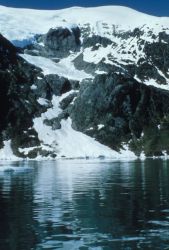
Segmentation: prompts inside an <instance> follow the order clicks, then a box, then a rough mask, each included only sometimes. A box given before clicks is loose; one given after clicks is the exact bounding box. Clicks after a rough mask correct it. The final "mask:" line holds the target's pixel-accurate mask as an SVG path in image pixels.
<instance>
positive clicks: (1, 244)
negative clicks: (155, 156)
mask: <svg viewBox="0 0 169 250" xmlns="http://www.w3.org/2000/svg"><path fill="white" fill-rule="evenodd" d="M31 249H33V250H41V249H48V250H53V249H63V250H76V249H77V250H78V249H79V250H121V249H122V250H130V249H132V250H136V249H145V250H149V249H151V250H156V249H160V250H163V249H169V161H162V160H146V161H145V162H139V161H136V162H129V163H119V162H117V163H111V162H99V161H97V162H94V161H90V160H88V161H80V160H79V161H77V160H72V161H66V160H65V161H60V162H54V161H53V162H52V161H51V162H20V163H17V162H16V163H7V162H6V163H4V162H1V163H0V250H31Z"/></svg>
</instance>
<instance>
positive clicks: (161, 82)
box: [0, 6, 169, 159]
mask: <svg viewBox="0 0 169 250" xmlns="http://www.w3.org/2000/svg"><path fill="white" fill-rule="evenodd" d="M0 14H1V18H0V32H1V33H2V34H3V35H4V36H5V37H7V38H8V39H9V40H10V42H12V44H13V45H12V44H11V43H10V42H8V41H7V40H6V39H5V38H4V37H1V40H0V46H1V47H2V50H1V55H0V56H1V61H2V63H1V64H2V70H1V71H2V72H0V80H1V82H2V85H3V86H2V90H3V91H2V98H1V100H2V103H5V107H6V108H5V109H4V108H3V104H2V105H1V107H2V110H1V121H2V123H1V124H2V125H1V129H0V133H1V147H2V148H3V149H2V150H1V151H0V157H1V155H5V154H6V153H5V152H6V151H8V150H7V149H9V148H10V147H12V151H13V152H14V154H15V155H17V156H19V157H30V158H37V157H38V156H39V157H41V156H44V157H53V158H56V157H99V156H100V157H102V156H106V157H111V158H116V159H117V158H118V159H119V158H122V157H124V158H125V157H127V156H129V157H134V156H135V155H138V156H140V155H144V154H145V155H146V156H161V155H167V154H168V152H169V140H168V136H167V135H168V133H169V108H168V107H169V92H168V90H169V59H168V58H169V28H168V27H169V18H167V17H166V18H164V17H161V18H160V17H153V16H149V15H146V14H143V13H139V12H137V11H135V10H132V9H129V8H126V7H120V6H105V7H98V8H80V7H74V8H70V9H64V10H56V11H39V10H28V9H13V8H6V7H3V6H1V7H0ZM133 20H135V21H134V22H133ZM15 46H16V47H15ZM8 47H9V53H7V51H8ZM6 61H7V62H6ZM26 61H27V62H26ZM4 74H5V76H4ZM147 85H148V86H147ZM4 86H5V88H4ZM23 121H24V122H23ZM99 142H100V143H101V144H100V143H99ZM3 144H4V145H5V146H4V147H3ZM103 144H104V145H103ZM5 148H6V150H5ZM10 150H11V149H10ZM131 151H132V152H133V153H132V152H131Z"/></svg>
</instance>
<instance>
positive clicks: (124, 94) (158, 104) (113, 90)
mask: <svg viewBox="0 0 169 250" xmlns="http://www.w3.org/2000/svg"><path fill="white" fill-rule="evenodd" d="M70 113H71V114H70V115H71V118H72V120H73V127H74V128H75V129H77V130H80V131H82V132H84V133H86V134H88V135H91V136H93V137H94V138H96V139H97V140H98V141H100V142H101V143H103V144H105V145H108V146H110V147H111V148H113V149H115V150H119V149H120V148H121V147H122V145H123V143H124V142H126V143H127V142H129V144H130V146H131V148H132V150H133V151H134V152H135V153H136V154H138V155H139V154H140V153H141V152H142V151H144V152H145V153H146V154H147V155H149V156H150V155H157V154H162V151H163V150H169V140H168V142H167V143H166V140H165V142H164V141H163V140H161V141H160V143H161V144H158V143H157V148H156V146H155V144H153V141H154V140H160V138H161V137H163V136H164V134H167V133H169V130H168V129H169V128H168V125H167V126H166V127H165V128H164V127H163V126H162V127H163V129H162V130H158V125H159V124H163V123H165V122H166V119H168V118H166V117H168V114H169V92H168V91H164V90H159V89H156V88H154V87H149V86H146V85H144V84H140V83H138V82H137V81H136V80H134V79H132V78H127V77H125V76H123V75H117V74H109V75H100V76H97V77H96V78H95V80H94V82H84V83H83V85H82V86H81V89H80V94H79V95H78V97H77V98H76V100H75V102H74V105H73V107H72V109H71V112H70ZM99 125H101V127H100V126H99ZM149 130H151V133H150V131H149ZM153 131H154V132H153ZM142 133H144V136H143V135H142ZM145 138H147V141H146V140H145ZM148 141H149V145H147V144H146V143H148Z"/></svg>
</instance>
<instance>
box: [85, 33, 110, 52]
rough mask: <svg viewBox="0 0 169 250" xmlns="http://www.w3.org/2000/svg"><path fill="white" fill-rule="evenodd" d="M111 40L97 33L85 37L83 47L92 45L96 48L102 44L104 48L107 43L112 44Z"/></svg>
mask: <svg viewBox="0 0 169 250" xmlns="http://www.w3.org/2000/svg"><path fill="white" fill-rule="evenodd" d="M112 43H113V42H112V41H111V40H110V39H108V38H106V37H101V36H97V35H93V36H92V37H86V38H85V39H84V41H83V47H84V48H89V47H93V50H94V49H98V48H99V46H103V47H104V48H105V47H107V46H108V45H110V44H112Z"/></svg>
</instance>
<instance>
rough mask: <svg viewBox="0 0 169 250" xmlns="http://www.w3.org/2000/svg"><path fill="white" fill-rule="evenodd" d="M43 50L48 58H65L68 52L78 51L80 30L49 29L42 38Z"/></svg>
mask: <svg viewBox="0 0 169 250" xmlns="http://www.w3.org/2000/svg"><path fill="white" fill-rule="evenodd" d="M44 45H45V50H46V52H47V55H48V56H57V57H66V56H68V55H69V53H70V51H73V52H75V51H78V50H79V47H80V29H79V28H78V27H76V28H72V29H71V30H69V29H68V28H62V27H60V28H57V29H50V30H49V31H48V33H47V34H46V35H45V37H44Z"/></svg>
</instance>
